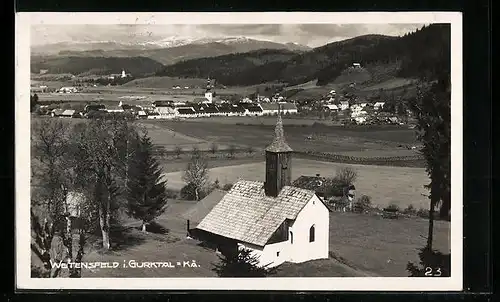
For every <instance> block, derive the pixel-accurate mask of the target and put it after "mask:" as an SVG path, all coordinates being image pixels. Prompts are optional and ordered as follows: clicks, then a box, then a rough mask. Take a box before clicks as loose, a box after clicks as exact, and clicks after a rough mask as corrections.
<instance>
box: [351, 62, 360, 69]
mask: <svg viewBox="0 0 500 302" xmlns="http://www.w3.org/2000/svg"><path fill="white" fill-rule="evenodd" d="M352 67H354V68H361V64H360V63H352Z"/></svg>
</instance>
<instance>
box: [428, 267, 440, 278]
mask: <svg viewBox="0 0 500 302" xmlns="http://www.w3.org/2000/svg"><path fill="white" fill-rule="evenodd" d="M425 276H427V277H440V276H441V268H439V267H438V268H436V270H435V271H434V272H433V270H432V267H426V268H425Z"/></svg>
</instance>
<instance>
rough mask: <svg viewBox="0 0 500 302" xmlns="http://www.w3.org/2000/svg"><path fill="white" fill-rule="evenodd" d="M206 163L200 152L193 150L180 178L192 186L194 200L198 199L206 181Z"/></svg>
mask: <svg viewBox="0 0 500 302" xmlns="http://www.w3.org/2000/svg"><path fill="white" fill-rule="evenodd" d="M208 172H209V169H208V163H207V160H206V158H205V157H204V156H203V155H202V154H201V152H193V154H192V155H191V160H190V161H189V163H188V165H187V168H186V171H185V172H184V175H183V177H182V180H184V182H186V183H187V184H188V185H192V186H193V188H194V194H195V198H196V200H197V201H198V200H200V192H201V191H202V190H203V188H204V187H205V185H206V184H207V182H208Z"/></svg>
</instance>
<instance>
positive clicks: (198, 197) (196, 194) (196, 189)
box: [194, 188, 200, 201]
mask: <svg viewBox="0 0 500 302" xmlns="http://www.w3.org/2000/svg"><path fill="white" fill-rule="evenodd" d="M194 195H195V198H196V201H199V200H200V195H199V193H198V188H195V189H194Z"/></svg>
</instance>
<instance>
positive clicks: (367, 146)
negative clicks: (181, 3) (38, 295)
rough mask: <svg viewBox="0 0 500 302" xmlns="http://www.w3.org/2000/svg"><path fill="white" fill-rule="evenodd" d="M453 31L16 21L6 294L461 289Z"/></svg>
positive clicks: (275, 19) (223, 18) (284, 23)
mask: <svg viewBox="0 0 500 302" xmlns="http://www.w3.org/2000/svg"><path fill="white" fill-rule="evenodd" d="M461 22H462V19H461V14H460V13H453V12H448V13H439V12H436V13H432V12H429V13H405V12H400V13H390V14H389V13H363V12H357V13H284V12H283V13H155V14H152V13H116V14H114V13H19V14H18V15H17V16H16V188H17V189H16V196H17V197H16V267H17V277H16V279H17V283H18V284H17V286H18V287H19V288H23V289H37V288H38V289H191V290H196V289H200V290H221V289H242V290H266V289H268V290H438V291H439V290H461V289H462V288H461V286H462V273H463V272H462V212H461V211H462V151H461V150H462V108H461V107H462V66H461V64H462V45H461V41H462V40H461V35H462V32H461V31H462V28H461V26H462V25H461ZM28 98H29V99H28ZM28 104H29V105H28ZM380 277H383V278H380ZM75 279H76V280H75ZM79 279H85V281H83V280H79Z"/></svg>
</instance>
